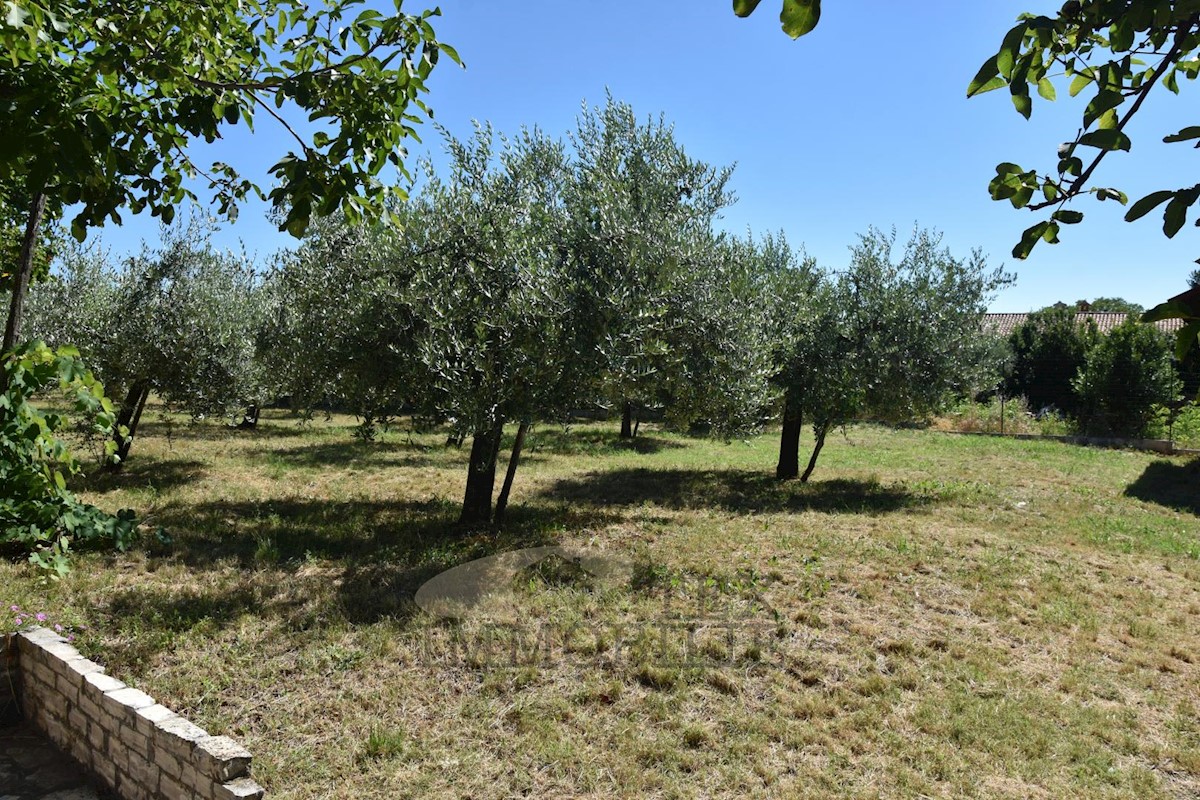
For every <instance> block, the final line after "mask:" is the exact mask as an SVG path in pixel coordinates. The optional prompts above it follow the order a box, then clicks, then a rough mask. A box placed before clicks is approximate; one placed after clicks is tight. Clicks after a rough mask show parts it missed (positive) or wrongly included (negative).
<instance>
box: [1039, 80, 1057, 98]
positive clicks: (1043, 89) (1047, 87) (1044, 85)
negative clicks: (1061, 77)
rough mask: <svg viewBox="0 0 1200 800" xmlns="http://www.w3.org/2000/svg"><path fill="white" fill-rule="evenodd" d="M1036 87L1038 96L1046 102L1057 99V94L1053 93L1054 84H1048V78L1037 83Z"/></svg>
mask: <svg viewBox="0 0 1200 800" xmlns="http://www.w3.org/2000/svg"><path fill="white" fill-rule="evenodd" d="M1037 87H1038V94H1040V95H1041V96H1042V97H1044V98H1045V99H1047V100H1050V101H1053V100H1054V99H1055V98H1057V97H1058V94H1057V93H1056V92H1055V91H1054V84H1053V83H1051V82H1050V79H1049V78H1042V79H1040V80H1039V81H1038V84H1037Z"/></svg>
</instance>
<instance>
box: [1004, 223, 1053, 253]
mask: <svg viewBox="0 0 1200 800" xmlns="http://www.w3.org/2000/svg"><path fill="white" fill-rule="evenodd" d="M1049 228H1050V221H1049V220H1046V221H1043V222H1039V223H1037V224H1036V225H1033V226H1030V227H1029V228H1026V229H1025V232H1024V233H1022V234H1021V241H1020V242H1018V243H1017V246H1016V247H1014V248H1013V251H1012V254H1013V258H1017V259H1021V260H1024V259H1026V258H1028V257H1029V254H1030V253H1031V252H1033V247H1034V245H1036V244H1037V243H1038V240H1040V239H1041V238H1042V237H1043V236H1044V235H1045V233H1046V231H1047V230H1048V229H1049Z"/></svg>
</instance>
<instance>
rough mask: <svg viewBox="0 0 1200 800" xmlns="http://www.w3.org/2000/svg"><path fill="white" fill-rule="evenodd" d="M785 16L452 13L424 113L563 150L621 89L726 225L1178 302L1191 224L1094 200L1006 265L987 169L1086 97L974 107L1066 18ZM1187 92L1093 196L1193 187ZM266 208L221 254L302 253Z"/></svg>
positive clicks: (135, 231) (1022, 156)
mask: <svg viewBox="0 0 1200 800" xmlns="http://www.w3.org/2000/svg"><path fill="white" fill-rule="evenodd" d="M778 5H779V0H764V2H763V4H762V6H761V7H760V8H759V10H758V11H757V13H756V14H755V15H754V16H753V17H751V18H750V19H746V20H742V19H738V18H736V17H734V15H733V13H732V10H731V4H730V2H729V0H704V2H701V0H653V2H649V1H648V0H640V1H635V0H604V1H603V2H601V0H525V2H519V3H518V2H497V1H496V0H447V2H445V3H443V4H442V10H443V16H442V18H441V19H440V20H437V24H436V27H437V30H438V34H439V36H440V38H441V39H443V40H444V41H446V42H448V43H450V44H452V45H453V46H454V47H455V48H456V49H457V50H458V52H459V53H460V55H461V56H462V58H463V60H464V61H465V62H466V65H467V68H466V69H464V70H460V69H458V68H457V67H456V66H454V65H453V64H452V63H450V62H449V60H448V59H447V60H444V61H443V62H442V64H441V65H439V67H438V68H437V70H436V71H435V74H434V76H433V78H432V80H431V81H430V86H431V92H430V95H429V96H428V100H429V102H430V104H431V105H432V107H433V109H434V112H435V118H436V119H437V121H438V122H439V123H441V124H442V125H444V126H446V127H447V128H448V129H449V130H450V131H451V132H453V133H455V134H456V135H460V136H462V135H468V134H469V133H470V130H471V121H472V120H474V119H478V120H490V121H491V122H492V123H493V124H494V126H495V127H496V128H497V130H499V131H515V130H517V129H519V128H520V127H521V126H522V125H529V126H533V125H537V126H539V127H540V128H542V129H543V130H544V131H546V132H548V133H550V134H552V135H556V136H557V135H563V134H565V133H566V131H568V130H569V129H571V128H572V127H573V125H574V121H575V117H576V115H577V114H578V111H579V108H580V104H581V103H582V102H584V101H585V100H586V101H587V102H588V103H590V104H593V105H595V104H599V103H602V102H603V101H604V95H605V91H606V89H607V90H609V91H611V92H612V94H613V96H614V97H616V98H617V99H619V100H623V101H626V102H628V103H630V104H632V106H633V107H634V109H635V110H636V111H637V112H638V114H639V115H642V116H646V115H651V114H654V115H657V114H659V113H660V112H661V113H663V114H665V115H666V117H667V119H668V120H670V121H673V122H674V124H675V129H676V136H677V139H678V140H679V141H680V142H682V143H683V144H684V146H685V147H686V148H687V150H688V151H689V153H691V154H692V155H693V156H695V157H698V158H702V159H704V160H706V161H708V162H710V163H713V164H733V163H736V164H737V168H736V170H735V172H734V176H733V181H732V188H733V190H734V191H735V192H736V194H737V196H738V202H737V204H736V205H735V206H734V207H733V208H731V209H728V210H727V212H726V213H725V217H724V219H723V221H722V224H723V225H724V226H726V227H728V228H729V229H731V230H734V231H744V230H746V229H751V230H753V231H755V232H763V231H767V230H778V229H782V230H784V231H785V232H786V233H787V235H788V237H789V239H790V240H791V241H792V242H793V243H794V244H797V245H800V244H802V245H803V246H804V247H805V249H806V250H807V251H808V253H809V254H810V255H812V256H814V257H816V258H817V260H818V262H819V263H821V264H822V265H825V266H827V267H834V268H836V267H840V266H842V265H844V263H845V261H846V256H847V247H848V246H849V245H850V244H851V243H852V242H853V241H854V240H855V236H856V234H858V233H860V232H862V231H865V230H866V229H867V227H868V226H871V225H874V226H876V227H882V228H889V227H892V226H895V227H896V228H898V229H899V231H900V233H901V235H902V236H903V235H904V234H905V233H906V232H907V231H908V230H909V229H911V227H912V226H913V225H914V223H920V224H921V225H923V226H926V227H934V228H937V229H939V230H941V231H942V232H943V233H944V235H945V239H944V241H945V243H946V244H947V245H948V246H949V247H950V248H951V250H953V251H954V252H955V253H962V254H965V253H966V252H967V251H968V250H969V249H971V248H972V247H980V248H981V249H982V250H983V251H984V252H985V253H986V254H988V256H989V260H990V262H991V263H994V264H1001V263H1003V264H1005V265H1006V267H1007V268H1008V269H1009V270H1010V271H1013V272H1015V273H1016V274H1017V276H1018V280H1017V283H1016V285H1015V286H1014V287H1012V288H1010V289H1008V290H1006V291H1005V292H1004V293H1003V294H1002V295H1001V296H1000V297H999V298H998V299H997V300H996V301H995V302H994V303H993V305H992V308H993V310H997V311H1024V310H1028V309H1030V308H1035V307H1040V306H1043V305H1046V304H1049V303H1052V302H1054V301H1056V300H1067V301H1071V300H1076V299H1079V298H1084V297H1086V298H1093V297H1096V296H1123V297H1125V298H1127V299H1129V300H1132V301H1135V302H1139V303H1142V304H1143V305H1147V306H1149V305H1153V304H1155V303H1157V302H1160V301H1161V300H1163V299H1165V298H1166V297H1168V296H1170V295H1173V294H1176V293H1177V292H1179V291H1181V290H1182V289H1183V288H1185V279H1186V276H1187V275H1188V273H1189V272H1190V271H1191V269H1192V268H1193V267H1194V266H1195V265H1194V264H1193V259H1195V258H1196V257H1197V256H1198V255H1200V253H1197V252H1195V250H1196V247H1195V236H1196V235H1195V233H1193V231H1194V230H1195V229H1194V228H1192V227H1191V226H1187V227H1185V228H1184V230H1183V231H1181V232H1180V233H1179V234H1178V235H1177V236H1176V238H1175V239H1174V240H1167V239H1166V238H1165V237H1164V236H1163V235H1162V232H1161V229H1160V219H1159V218H1158V217H1156V216H1155V215H1151V216H1148V217H1146V218H1144V219H1143V220H1141V221H1139V222H1136V223H1132V224H1128V223H1125V222H1123V221H1122V220H1121V216H1122V214H1123V209H1122V208H1121V207H1120V206H1118V205H1117V204H1115V203H1112V202H1107V203H1104V204H1100V203H1097V202H1096V201H1095V200H1093V199H1091V198H1085V199H1083V200H1082V201H1077V204H1076V205H1075V207H1076V208H1078V209H1080V210H1082V211H1084V212H1086V213H1087V217H1088V218H1087V219H1086V220H1085V222H1084V223H1083V224H1081V225H1077V226H1074V227H1069V228H1066V229H1065V231H1064V233H1063V236H1062V239H1063V241H1062V244H1059V245H1056V246H1049V245H1040V246H1039V247H1038V248H1037V249H1036V250H1035V251H1034V254H1033V255H1032V256H1031V257H1030V258H1029V259H1028V260H1027V261H1024V262H1017V261H1015V260H1014V259H1012V257H1011V255H1010V251H1011V249H1012V246H1013V245H1014V244H1015V243H1016V241H1017V240H1018V238H1019V236H1020V233H1021V231H1022V230H1023V229H1024V228H1025V227H1027V226H1029V225H1031V224H1033V222H1035V221H1036V219H1038V218H1039V217H1034V215H1032V214H1030V213H1029V212H1025V211H1020V212H1019V211H1016V210H1014V209H1012V207H1011V206H1009V205H1008V204H1007V203H996V202H993V201H992V200H991V199H990V198H989V196H988V193H987V184H988V181H989V180H990V178H991V176H992V175H993V174H994V168H995V165H996V164H997V163H999V162H1001V161H1013V162H1016V163H1018V164H1021V165H1023V166H1025V167H1026V168H1032V167H1037V168H1039V169H1047V168H1050V167H1052V166H1053V164H1054V163H1055V148H1056V147H1057V145H1058V143H1059V142H1060V141H1062V140H1064V139H1067V138H1071V137H1073V135H1074V133H1075V130H1076V128H1077V126H1078V124H1079V115H1080V112H1081V110H1082V103H1080V102H1077V100H1078V101H1081V100H1083V96H1081V97H1080V98H1076V99H1071V98H1069V97H1068V96H1067V92H1066V91H1065V87H1062V88H1061V89H1060V91H1059V96H1060V99H1059V101H1058V102H1056V103H1045V102H1040V99H1039V98H1036V97H1035V105H1034V112H1033V118H1032V120H1030V121H1028V122H1027V121H1025V120H1024V119H1022V118H1021V117H1020V116H1019V115H1018V114H1017V113H1016V112H1015V111H1014V110H1013V108H1012V104H1011V103H1010V101H1009V99H1008V96H1007V93H1006V92H1003V91H998V92H992V93H989V94H987V95H983V96H981V97H977V98H975V99H972V100H967V98H966V86H967V83H968V82H969V81H970V79H971V78H972V77H973V76H974V74H975V72H976V70H977V69H978V67H979V65H980V64H981V63H982V62H983V61H984V59H985V58H986V57H988V56H989V55H991V54H993V53H994V52H995V51H996V49H997V47H998V45H999V42H1000V39H1001V37H1002V36H1003V34H1004V32H1005V31H1007V30H1008V28H1009V27H1011V25H1012V24H1013V21H1014V20H1015V18H1016V16H1017V14H1018V13H1020V12H1021V11H1026V10H1028V11H1035V12H1039V11H1040V12H1046V13H1052V12H1053V10H1054V8H1055V7H1056V5H1057V4H1054V3H1044V2H1034V0H1022V1H1021V2H1009V1H1008V0H988V2H972V1H971V0H921V2H898V1H897V0H826V1H825V4H824V5H825V8H824V13H823V17H822V20H821V24H820V25H819V26H818V28H817V29H816V31H814V32H813V33H812V34H809V35H808V36H806V37H803V38H801V39H799V40H796V41H792V40H791V39H789V38H788V37H787V36H785V35H784V34H783V33H782V32H781V31H780V29H779V25H778V19H777V13H778ZM418 7H419V6H418V4H415V3H411V2H410V4H409V5H408V6H406V8H407V9H408V10H413V9H416V8H418ZM1191 88H1192V87H1190V86H1185V87H1184V95H1185V97H1180V98H1176V97H1174V96H1171V95H1169V94H1168V93H1166V92H1165V91H1162V92H1161V93H1157V92H1156V94H1155V95H1154V96H1152V97H1151V98H1150V100H1149V101H1148V102H1147V104H1146V106H1145V107H1144V108H1143V109H1142V111H1141V112H1140V114H1139V118H1138V119H1137V120H1135V124H1134V125H1133V127H1132V128H1131V129H1130V131H1129V132H1130V134H1131V136H1132V137H1133V140H1134V148H1133V151H1132V153H1130V154H1119V155H1117V156H1110V158H1109V160H1108V161H1106V163H1105V164H1104V165H1103V166H1102V167H1101V169H1100V171H1099V172H1098V173H1097V178H1098V185H1115V186H1119V187H1120V188H1122V189H1125V190H1126V191H1127V192H1128V193H1129V194H1130V196H1131V197H1132V198H1134V199H1136V198H1137V197H1139V196H1141V194H1144V193H1145V192H1148V191H1151V190H1154V189H1160V188H1177V187H1178V186H1179V185H1188V184H1190V183H1191V182H1192V180H1194V179H1192V178H1189V177H1187V176H1188V175H1189V174H1191V173H1193V172H1194V170H1195V166H1196V160H1197V158H1200V156H1198V155H1197V153H1196V151H1195V150H1193V149H1191V148H1190V147H1188V146H1187V145H1186V144H1184V145H1163V144H1162V143H1161V138H1162V136H1164V135H1166V134H1168V133H1173V132H1175V131H1177V130H1179V129H1180V128H1182V127H1184V126H1186V125H1189V124H1194V122H1195V120H1194V119H1189V118H1188V115H1187V114H1186V113H1185V112H1186V109H1185V102H1186V93H1187V91H1188V90H1189V89H1191ZM423 138H424V144H416V143H413V144H412V145H411V147H410V152H411V155H412V156H413V157H414V158H415V157H416V156H417V155H419V154H422V153H424V152H433V153H434V154H435V155H436V154H437V153H438V152H440V144H439V141H438V136H437V135H436V133H435V132H434V130H433V128H432V127H428V126H427V127H426V129H425V135H424V136H423ZM288 148H289V145H288V143H287V140H286V138H285V137H284V136H283V135H282V134H281V133H280V132H279V131H278V130H277V129H275V128H274V127H272V125H271V123H270V120H267V119H265V118H264V119H263V120H261V121H260V122H259V125H258V129H257V132H256V133H255V134H254V135H253V136H248V135H246V134H245V133H244V131H241V130H239V131H236V132H234V133H232V134H231V135H230V137H229V138H228V140H227V141H226V142H224V143H219V144H218V145H216V146H213V147H209V148H207V149H203V148H197V149H196V150H195V151H194V153H195V154H196V155H197V156H198V157H199V159H200V160H201V161H202V162H207V161H210V160H215V159H223V160H229V161H231V162H232V163H234V164H235V165H236V166H238V167H239V168H241V169H244V170H245V172H246V173H247V175H248V176H249V177H252V178H255V179H258V180H259V181H260V182H261V181H262V180H263V179H265V177H266V170H267V168H268V167H269V166H270V165H271V164H272V163H274V161H275V160H277V158H278V157H279V156H280V155H282V153H284V152H286V150H287V149H288ZM1177 174H1179V175H1182V176H1183V177H1179V178H1176V177H1175V176H1176V175H1177ZM264 210H265V209H264V207H263V206H261V205H256V204H250V205H247V206H245V207H244V209H243V211H242V215H241V218H240V219H239V221H238V222H237V223H236V224H234V225H227V226H226V227H225V229H224V230H223V231H222V233H221V234H220V241H221V242H222V243H223V244H227V245H231V246H233V245H236V243H237V242H238V241H239V240H241V241H243V242H244V243H245V244H246V246H247V247H248V248H249V249H250V250H251V251H253V252H257V253H258V254H259V255H260V256H266V255H268V254H269V253H270V252H271V251H273V250H275V249H276V248H278V247H280V246H286V245H287V244H289V243H290V241H291V240H290V239H289V238H288V237H286V236H285V235H282V234H278V233H276V232H275V231H274V230H273V227H272V226H271V225H270V223H269V222H267V221H266V220H265V218H264ZM99 237H100V239H101V240H102V241H103V243H104V244H105V245H106V246H108V247H110V248H111V249H112V250H113V251H114V252H115V253H122V252H126V251H133V250H136V249H137V247H138V243H139V242H140V241H141V240H142V239H146V240H149V241H154V240H155V239H156V238H157V229H156V226H155V224H154V223H153V221H151V220H150V219H149V218H132V219H127V220H126V224H125V225H124V227H122V228H120V229H116V228H113V227H111V226H110V227H108V228H105V229H103V230H102V231H101V232H100V233H99Z"/></svg>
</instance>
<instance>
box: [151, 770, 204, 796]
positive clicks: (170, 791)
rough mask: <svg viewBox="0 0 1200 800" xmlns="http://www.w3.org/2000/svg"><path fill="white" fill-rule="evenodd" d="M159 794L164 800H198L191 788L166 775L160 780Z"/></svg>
mask: <svg viewBox="0 0 1200 800" xmlns="http://www.w3.org/2000/svg"><path fill="white" fill-rule="evenodd" d="M158 796H159V797H161V798H163V800H196V795H194V794H192V791H191V790H190V789H188V788H187V787H186V786H184V785H183V784H182V783H180V782H179V781H177V780H175V779H174V778H168V777H167V776H165V775H164V776H162V777H161V778H160V779H159V781H158Z"/></svg>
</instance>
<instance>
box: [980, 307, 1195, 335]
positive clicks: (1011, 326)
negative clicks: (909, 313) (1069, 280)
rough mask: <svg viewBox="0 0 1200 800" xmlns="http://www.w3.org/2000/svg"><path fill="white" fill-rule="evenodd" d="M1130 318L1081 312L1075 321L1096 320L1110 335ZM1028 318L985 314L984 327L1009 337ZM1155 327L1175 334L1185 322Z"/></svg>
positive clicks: (1118, 313) (1170, 321)
mask: <svg viewBox="0 0 1200 800" xmlns="http://www.w3.org/2000/svg"><path fill="white" fill-rule="evenodd" d="M1128 316H1129V315H1128V314H1126V313H1124V312H1121V311H1080V312H1078V313H1077V314H1076V315H1075V320H1076V322H1082V321H1083V320H1084V319H1091V320H1094V321H1095V322H1096V327H1097V328H1099V329H1100V332H1101V333H1108V332H1109V331H1111V330H1112V329H1113V328H1115V327H1117V326H1118V325H1120V324H1121V323H1122V322H1124V321H1125V318H1126V317H1128ZM1028 317H1029V314H1005V313H1001V314H984V315H983V326H984V328H986V329H989V330H993V331H995V332H996V333H998V334H1000V335H1001V336H1008V335H1009V334H1010V333H1012V332H1013V331H1014V330H1016V329H1017V328H1018V327H1019V326H1020V325H1021V324H1022V323H1023V322H1025V320H1026V319H1027V318H1028ZM1154 327H1156V328H1158V329H1159V330H1160V331H1163V332H1165V333H1174V332H1175V331H1177V330H1179V329H1180V328H1182V327H1183V320H1181V319H1164V320H1160V321H1159V322H1155V323H1154Z"/></svg>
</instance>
